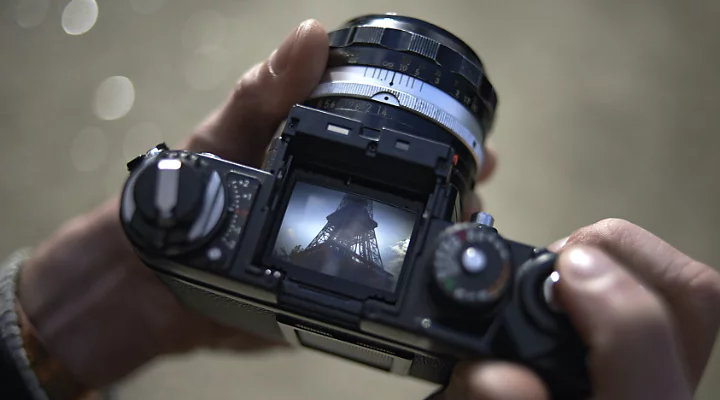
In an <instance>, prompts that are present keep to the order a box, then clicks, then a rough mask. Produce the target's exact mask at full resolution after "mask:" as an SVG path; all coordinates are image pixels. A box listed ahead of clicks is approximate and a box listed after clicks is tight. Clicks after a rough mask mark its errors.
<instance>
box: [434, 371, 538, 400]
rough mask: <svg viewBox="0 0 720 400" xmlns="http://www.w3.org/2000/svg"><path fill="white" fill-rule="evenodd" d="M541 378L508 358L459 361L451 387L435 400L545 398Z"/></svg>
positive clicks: (449, 385)
mask: <svg viewBox="0 0 720 400" xmlns="http://www.w3.org/2000/svg"><path fill="white" fill-rule="evenodd" d="M547 398H548V396H547V391H546V390H545V386H544V385H543V383H542V381H541V380H540V379H539V378H538V377H537V376H536V375H535V374H533V373H532V372H531V371H530V370H528V369H526V368H525V367H521V366H518V365H514V364H509V363H505V362H488V363H476V364H469V363H468V364H462V365H459V366H458V367H457V368H456V369H455V371H453V376H452V378H451V380H450V383H449V384H448V387H447V388H446V389H445V390H444V391H443V392H442V393H441V394H439V395H438V396H436V397H435V398H433V400H481V399H482V400H495V399H497V400H525V399H528V400H529V399H532V400H543V399H547Z"/></svg>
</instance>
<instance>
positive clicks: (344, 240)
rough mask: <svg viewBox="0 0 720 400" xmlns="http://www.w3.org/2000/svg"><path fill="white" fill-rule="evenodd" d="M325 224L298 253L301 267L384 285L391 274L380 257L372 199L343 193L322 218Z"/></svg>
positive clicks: (391, 276) (388, 281)
mask: <svg viewBox="0 0 720 400" xmlns="http://www.w3.org/2000/svg"><path fill="white" fill-rule="evenodd" d="M326 219H327V223H326V224H325V227H323V229H322V230H321V231H320V232H319V233H318V234H317V235H316V236H315V238H314V239H313V240H312V242H310V244H309V245H308V246H307V247H306V248H305V250H303V251H302V252H301V253H300V254H298V256H299V257H298V261H299V262H300V263H301V264H302V265H303V266H305V267H307V268H310V269H314V270H318V271H320V272H323V273H325V274H328V275H333V276H338V277H341V278H345V279H350V280H360V281H362V282H360V283H365V284H370V283H372V282H375V284H374V285H373V286H377V285H381V286H386V285H388V284H390V282H392V279H393V275H392V274H390V273H389V272H387V271H385V269H384V267H383V262H382V259H381V257H380V250H379V247H378V242H377V237H376V236H375V228H377V226H378V223H377V222H375V220H374V219H373V202H372V201H371V200H368V199H365V198H363V197H360V196H356V195H352V194H345V195H344V196H343V198H342V201H341V202H340V205H339V206H338V207H337V209H336V210H335V211H334V212H333V213H331V214H330V215H328V216H327V217H326Z"/></svg>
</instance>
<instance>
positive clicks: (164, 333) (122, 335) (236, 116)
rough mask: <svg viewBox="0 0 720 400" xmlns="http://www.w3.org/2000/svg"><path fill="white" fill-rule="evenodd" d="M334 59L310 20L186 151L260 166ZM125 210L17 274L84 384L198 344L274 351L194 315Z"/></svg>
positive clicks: (51, 245)
mask: <svg viewBox="0 0 720 400" xmlns="http://www.w3.org/2000/svg"><path fill="white" fill-rule="evenodd" d="M327 57H328V39H327V33H326V32H325V30H324V29H323V28H322V26H321V25H320V24H319V23H318V22H316V21H306V22H304V23H303V24H301V25H300V26H299V27H298V28H297V29H296V30H295V31H294V32H293V33H292V34H291V35H290V36H289V37H288V38H287V39H286V41H285V42H284V43H283V44H282V45H281V46H280V47H279V48H278V50H276V51H275V52H274V53H273V54H272V55H271V56H270V57H269V59H268V60H266V61H264V62H263V63H260V64H258V65H256V66H255V67H254V68H252V69H251V70H250V71H249V72H247V73H246V74H245V75H244V76H243V77H242V78H241V79H240V80H239V81H238V83H237V84H236V85H235V87H234V89H233V90H232V91H231V93H230V95H229V97H228V98H227V100H226V101H225V102H224V104H223V105H222V106H221V107H220V108H219V109H218V110H217V111H216V112H215V113H214V114H213V115H211V116H210V117H209V118H208V119H207V120H206V121H205V122H204V123H203V124H201V125H200V126H199V127H198V129H197V130H196V131H195V132H194V133H193V134H192V135H191V136H190V137H189V139H188V140H187V142H186V143H185V144H184V145H182V146H180V147H181V148H184V149H187V150H190V151H195V152H210V153H214V154H216V155H218V156H220V157H223V158H225V159H228V160H230V161H234V162H240V163H244V164H247V165H250V166H255V167H258V166H260V164H261V162H262V159H263V157H264V156H265V149H266V147H267V145H268V143H269V141H270V139H271V137H272V136H273V134H274V133H275V130H276V128H277V127H278V125H279V124H280V123H281V121H282V120H283V119H284V118H285V116H286V115H287V113H288V112H289V110H290V108H291V107H292V106H293V105H294V104H296V103H299V102H302V101H303V100H304V99H305V98H306V97H307V96H308V95H310V93H311V92H312V90H313V88H314V87H315V86H316V85H317V84H318V82H319V81H320V77H321V76H322V74H323V71H324V70H325V66H326V63H327ZM118 206H119V200H118V199H117V198H115V199H113V200H112V201H110V202H108V203H107V204H105V205H104V206H101V207H99V208H98V209H96V210H93V211H91V212H89V213H87V214H85V215H82V216H80V217H77V218H75V219H73V220H71V221H70V222H68V223H66V224H64V225H63V226H62V227H61V229H59V230H58V231H57V232H56V233H55V234H54V235H52V236H51V237H49V238H48V239H47V240H45V241H44V242H43V243H41V244H40V246H38V248H37V249H36V250H35V252H34V254H32V256H31V257H30V258H29V259H28V260H27V261H26V263H25V265H24V266H23V268H22V270H21V274H20V283H19V288H18V300H19V303H20V306H21V308H22V310H21V312H24V313H25V315H27V317H28V318H29V321H30V323H31V324H32V325H33V327H34V329H35V331H36V332H37V335H38V336H39V338H40V340H42V342H43V343H44V345H45V347H46V348H47V350H48V352H49V353H50V354H51V355H53V356H55V357H56V358H58V359H59V360H60V361H61V363H62V364H63V366H64V367H65V368H67V370H68V372H70V373H71V374H72V375H73V376H74V377H75V378H76V379H77V380H78V381H79V382H80V383H81V384H84V385H86V386H89V387H92V388H102V387H105V386H107V385H109V384H112V383H114V382H116V381H117V380H119V379H121V378H123V377H124V376H126V375H127V374H129V373H131V372H132V371H134V370H135V369H137V368H138V367H140V366H142V365H143V364H145V363H146V362H148V361H149V360H151V359H152V358H154V357H156V356H158V355H162V354H169V353H178V352H185V351H188V350H191V349H193V348H196V347H198V346H213V347H215V346H223V347H232V348H234V349H238V350H245V351H250V350H259V349H265V348H267V347H268V346H272V345H274V343H268V342H267V341H264V340H262V339H260V338H257V337H253V336H250V335H248V334H246V333H243V332H240V331H238V330H235V329H231V328H228V327H226V326H222V325H219V324H217V323H215V322H213V321H210V320H208V319H207V318H205V317H203V316H201V315H198V314H196V313H194V312H191V311H189V310H187V309H186V308H185V307H184V306H183V305H182V304H181V303H180V302H179V301H178V300H177V299H176V298H175V297H174V296H173V295H172V294H171V293H170V291H169V290H168V289H167V288H166V287H164V286H163V285H162V284H161V283H160V281H159V280H158V279H157V278H156V277H155V276H154V275H153V274H152V273H151V272H150V270H149V269H148V268H147V267H145V266H144V265H143V264H142V263H141V262H140V260H139V259H138V258H137V256H136V255H135V253H134V251H133V249H132V247H131V246H130V244H129V242H128V240H127V239H126V237H125V235H124V233H123V231H122V228H121V226H120V221H119V209H118Z"/></svg>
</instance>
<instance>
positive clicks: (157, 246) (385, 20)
mask: <svg viewBox="0 0 720 400" xmlns="http://www.w3.org/2000/svg"><path fill="white" fill-rule="evenodd" d="M329 36H330V44H331V50H330V57H329V61H328V68H327V71H326V74H325V76H324V78H323V80H322V82H321V83H320V84H319V86H318V87H317V88H316V90H315V91H314V93H313V94H312V95H311V96H310V98H309V99H308V100H307V102H306V103H305V104H303V105H296V106H295V107H293V108H292V110H291V111H290V114H289V115H288V117H287V119H286V121H285V122H284V124H283V126H281V128H280V134H279V136H278V137H277V138H276V139H275V140H274V141H273V143H272V145H271V147H270V149H269V152H268V155H267V159H266V162H265V165H264V166H263V168H262V169H255V168H251V167H248V166H244V165H240V164H236V163H232V162H229V161H226V160H222V159H220V158H218V157H216V156H214V155H212V154H205V153H203V154H196V153H190V152H185V151H175V150H170V149H168V148H167V147H166V146H164V145H159V146H158V147H156V148H154V149H151V150H150V151H149V152H148V153H146V154H145V155H142V156H140V157H138V158H136V159H135V160H133V161H131V162H130V163H129V164H128V167H129V169H130V171H131V174H130V176H129V178H128V180H127V183H126V185H125V188H124V191H123V195H122V204H121V211H120V214H121V215H120V218H121V220H122V224H123V227H124V230H125V232H126V234H127V236H128V238H129V239H130V241H131V242H132V244H133V245H134V247H135V249H136V251H137V253H138V255H139V257H140V258H141V259H142V260H143V261H144V262H145V263H146V264H147V265H148V266H149V267H150V268H152V269H153V270H154V271H155V272H156V273H157V275H158V276H159V277H160V279H161V280H162V281H163V282H164V283H165V284H166V285H167V286H168V287H169V288H170V289H171V290H172V291H173V292H174V293H175V294H176V295H177V296H178V297H179V298H180V299H181V300H182V301H183V302H184V303H185V304H186V305H187V306H189V307H191V308H193V309H195V310H197V311H199V312H201V313H203V314H205V315H208V316H210V317H213V318H216V319H217V320H219V321H222V322H224V323H227V324H230V325H234V326H237V327H239V328H242V329H244V330H246V331H249V332H253V333H256V334H258V335H262V336H265V337H269V338H273V339H277V340H283V341H287V342H289V343H291V344H294V345H298V346H302V347H305V348H311V349H315V350H319V351H322V352H325V353H329V354H332V355H336V356H339V357H342V358H345V359H348V360H352V361H355V362H359V363H362V364H365V365H368V366H371V367H374V368H378V369H381V370H385V371H388V372H391V373H395V374H400V375H409V376H413V377H416V378H420V379H424V380H428V381H431V382H436V383H440V384H444V383H446V382H447V380H448V378H449V375H450V373H451V370H452V368H453V366H454V365H455V364H456V363H457V361H459V360H463V359H473V358H499V359H505V360H511V361H516V362H519V363H522V364H524V365H526V366H528V367H530V368H532V369H534V370H535V371H537V373H538V374H540V376H541V377H542V378H543V379H544V381H545V382H546V384H547V385H548V387H549V389H550V391H551V392H552V395H553V397H554V398H558V399H565V398H568V399H575V398H584V397H587V396H589V394H590V384H589V381H588V376H587V369H586V363H585V351H584V347H583V345H582V343H581V342H580V340H579V339H578V336H577V335H576V334H575V333H574V331H573V329H572V327H571V326H570V324H569V322H568V321H567V319H566V317H565V316H564V315H563V314H562V313H561V312H557V311H556V310H555V309H554V308H553V306H552V302H551V301H550V296H549V294H550V293H551V290H550V289H551V285H552V283H553V281H554V280H557V272H554V271H553V265H554V261H555V255H554V254H552V253H549V252H547V251H545V250H543V249H538V248H535V247H533V246H528V245H525V244H521V243H517V242H514V241H512V240H508V239H505V238H503V237H502V236H501V235H500V234H499V233H498V232H497V230H495V229H494V228H493V220H492V217H491V216H489V215H488V214H485V213H479V214H476V215H474V216H473V218H472V220H471V221H470V222H463V221H462V219H461V215H462V213H463V203H462V199H463V198H464V196H465V195H466V194H467V193H469V192H470V191H471V190H473V185H474V178H475V176H476V173H477V169H478V167H479V166H480V165H481V162H482V159H483V151H482V149H483V146H482V144H483V142H484V140H485V137H486V135H487V133H488V131H489V130H490V127H491V125H492V121H493V117H494V112H495V106H496V103H497V100H496V96H495V91H494V89H493V87H492V85H491V84H490V82H489V81H488V79H487V77H486V75H485V72H484V70H483V66H482V63H481V61H480V59H479V58H478V56H477V55H476V54H475V53H474V52H473V51H472V50H471V49H470V48H469V47H468V46H467V45H466V44H464V43H463V42H462V41H461V40H460V39H458V38H456V37H455V36H453V35H452V34H450V33H448V32H447V31H445V30H443V29H441V28H439V27H437V26H434V25H431V24H429V23H427V22H424V21H421V20H418V19H414V18H409V17H403V16H397V15H393V14H387V15H367V16H362V17H359V18H356V19H353V20H351V21H349V22H347V23H346V24H345V25H343V26H342V27H341V28H339V29H338V30H335V31H333V32H331V33H330V35H329Z"/></svg>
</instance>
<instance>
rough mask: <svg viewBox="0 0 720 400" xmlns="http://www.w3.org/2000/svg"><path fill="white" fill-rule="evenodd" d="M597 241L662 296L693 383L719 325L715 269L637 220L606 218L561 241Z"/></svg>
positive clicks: (719, 288)
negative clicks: (647, 229)
mask: <svg viewBox="0 0 720 400" xmlns="http://www.w3.org/2000/svg"><path fill="white" fill-rule="evenodd" d="M576 244H586V245H591V246H595V247H598V248H600V249H602V250H604V251H605V252H607V253H608V254H609V255H611V256H612V257H613V258H615V259H616V260H617V261H618V262H620V263H621V264H622V265H624V266H625V267H626V268H628V269H629V270H630V271H631V272H632V274H634V275H635V276H637V277H638V279H639V280H640V281H642V282H644V283H645V284H647V285H648V286H649V287H651V288H653V290H655V291H656V292H657V293H658V294H660V295H661V296H662V297H664V298H665V299H666V301H667V302H668V306H669V308H670V310H671V311H672V312H673V314H674V316H675V318H676V319H677V321H678V324H677V329H678V332H679V336H680V337H681V338H682V340H683V350H684V356H685V360H686V362H687V364H688V366H689V368H690V377H691V380H692V382H693V385H694V386H695V385H697V383H698V382H699V381H700V378H701V377H702V372H703V370H704V369H705V366H706V364H707V361H708V358H709V357H710V354H711V349H712V347H713V344H714V342H715V339H716V336H717V333H718V329H720V314H718V313H717V309H718V307H720V275H718V273H717V272H715V271H714V270H713V269H712V268H710V267H708V266H706V265H704V264H702V263H700V262H698V261H695V260H693V259H692V258H690V257H688V256H686V255H684V254H683V253H681V252H680V251H678V250H676V249H675V248H673V247H672V246H670V245H669V244H667V243H666V242H664V241H663V240H662V239H660V238H658V237H657V236H655V235H653V234H652V233H650V232H648V231H646V230H645V229H643V228H640V227H639V226H636V225H634V224H631V223H630V222H627V221H623V220H620V219H607V220H604V221H600V222H598V223H596V224H593V225H590V226H587V227H585V228H582V229H580V230H578V231H576V232H575V233H573V234H572V235H571V236H570V237H569V238H568V240H567V242H566V243H565V246H566V247H567V246H573V245H576Z"/></svg>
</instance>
